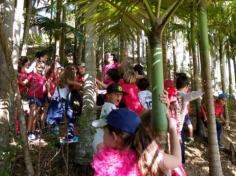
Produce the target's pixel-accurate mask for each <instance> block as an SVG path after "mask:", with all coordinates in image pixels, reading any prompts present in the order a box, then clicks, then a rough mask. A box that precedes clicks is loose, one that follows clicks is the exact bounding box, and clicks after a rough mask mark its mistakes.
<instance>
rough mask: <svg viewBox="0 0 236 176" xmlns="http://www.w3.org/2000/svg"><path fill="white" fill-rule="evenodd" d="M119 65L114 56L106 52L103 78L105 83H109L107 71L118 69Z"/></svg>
mask: <svg viewBox="0 0 236 176" xmlns="http://www.w3.org/2000/svg"><path fill="white" fill-rule="evenodd" d="M118 67H119V64H118V63H117V62H115V61H114V57H113V55H112V54H111V53H106V55H105V65H104V66H103V68H102V80H103V82H104V84H108V81H109V80H108V77H107V72H108V71H109V70H110V69H113V68H115V69H117V68H118Z"/></svg>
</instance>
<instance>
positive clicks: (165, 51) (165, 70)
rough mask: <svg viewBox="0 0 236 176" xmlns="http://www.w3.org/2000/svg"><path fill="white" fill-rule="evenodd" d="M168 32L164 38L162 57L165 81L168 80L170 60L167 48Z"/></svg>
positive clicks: (164, 34)
mask: <svg viewBox="0 0 236 176" xmlns="http://www.w3.org/2000/svg"><path fill="white" fill-rule="evenodd" d="M166 42H167V41H166V32H165V31H164V33H163V36H162V43H161V44H162V57H163V71H164V79H168V77H169V75H168V66H167V64H168V60H167V47H166Z"/></svg>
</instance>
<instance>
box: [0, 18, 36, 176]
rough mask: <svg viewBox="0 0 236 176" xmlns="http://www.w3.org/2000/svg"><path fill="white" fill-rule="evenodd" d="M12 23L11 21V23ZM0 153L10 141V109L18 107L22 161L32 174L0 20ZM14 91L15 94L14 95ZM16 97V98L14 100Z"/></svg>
mask: <svg viewBox="0 0 236 176" xmlns="http://www.w3.org/2000/svg"><path fill="white" fill-rule="evenodd" d="M12 24H13V23H12ZM0 27H1V28H0V38H1V40H0V74H1V75H4V76H1V77H0V129H1V130H0V153H2V151H1V150H2V149H4V147H6V146H8V144H9V142H10V134H12V133H11V129H12V128H13V125H14V124H13V121H14V118H15V114H16V113H15V111H12V112H11V109H18V110H19V112H20V114H17V115H18V116H19V119H20V124H21V137H22V142H23V152H24V159H25V160H24V161H25V165H26V169H27V172H28V175H29V176H33V175H34V169H33V165H32V162H31V158H30V154H29V149H28V141H27V137H26V125H25V117H24V116H23V113H22V110H20V109H21V108H20V104H21V100H20V96H19V95H20V94H19V90H18V85H17V79H16V75H15V72H14V70H13V65H12V61H11V57H10V55H11V53H10V49H9V45H8V40H7V35H6V34H5V30H4V29H3V28H2V23H1V21H0ZM15 93H16V96H15ZM15 98H16V100H15ZM4 165H5V163H4V161H1V160H0V170H1V169H3V168H4Z"/></svg>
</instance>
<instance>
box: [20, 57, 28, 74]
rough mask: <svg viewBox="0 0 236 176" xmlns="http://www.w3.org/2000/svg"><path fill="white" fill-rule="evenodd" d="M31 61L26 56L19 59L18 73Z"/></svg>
mask: <svg viewBox="0 0 236 176" xmlns="http://www.w3.org/2000/svg"><path fill="white" fill-rule="evenodd" d="M28 61H29V59H28V58H27V57H26V56H21V57H20V58H19V62H18V72H20V71H21V69H22V67H24V65H25V64H26V63H27V62H28Z"/></svg>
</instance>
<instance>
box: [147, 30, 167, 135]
mask: <svg viewBox="0 0 236 176" xmlns="http://www.w3.org/2000/svg"><path fill="white" fill-rule="evenodd" d="M149 43H150V50H151V57H152V62H151V63H152V65H151V66H152V107H153V108H152V114H153V116H152V117H153V119H152V120H153V123H152V124H153V127H154V129H155V130H156V131H157V132H159V134H160V135H164V136H165V135H166V132H167V119H166V107H165V105H164V104H163V103H161V101H160V99H159V98H157V97H159V96H160V95H161V94H162V93H163V90H164V86H163V82H164V76H163V58H162V47H161V32H160V33H157V32H156V31H153V32H152V33H151V34H150V35H149Z"/></svg>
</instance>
